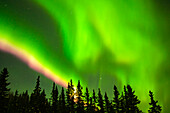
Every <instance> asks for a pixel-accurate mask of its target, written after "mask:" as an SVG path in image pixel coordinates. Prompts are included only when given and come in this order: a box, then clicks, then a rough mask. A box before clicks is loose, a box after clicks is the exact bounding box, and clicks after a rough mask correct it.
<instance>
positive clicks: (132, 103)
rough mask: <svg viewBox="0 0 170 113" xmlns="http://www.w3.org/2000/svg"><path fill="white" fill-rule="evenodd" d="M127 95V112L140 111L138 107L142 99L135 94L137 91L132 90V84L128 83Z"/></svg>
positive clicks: (137, 112)
mask: <svg viewBox="0 0 170 113" xmlns="http://www.w3.org/2000/svg"><path fill="white" fill-rule="evenodd" d="M127 90H128V92H127V95H128V99H127V102H128V108H127V112H130V113H140V112H141V111H140V110H139V108H138V107H137V105H138V104H139V103H140V100H139V99H138V98H137V96H136V95H135V94H134V93H135V91H132V88H131V86H130V85H127Z"/></svg>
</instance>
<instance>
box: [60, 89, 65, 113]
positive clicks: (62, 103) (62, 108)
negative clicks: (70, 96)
mask: <svg viewBox="0 0 170 113" xmlns="http://www.w3.org/2000/svg"><path fill="white" fill-rule="evenodd" d="M59 112H60V113H66V102H65V94H64V88H63V87H62V90H61V94H60V97H59Z"/></svg>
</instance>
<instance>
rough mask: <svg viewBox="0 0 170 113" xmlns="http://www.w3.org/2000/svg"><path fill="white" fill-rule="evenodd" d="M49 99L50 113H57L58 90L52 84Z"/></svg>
mask: <svg viewBox="0 0 170 113" xmlns="http://www.w3.org/2000/svg"><path fill="white" fill-rule="evenodd" d="M51 98H52V112H53V113H57V112H58V88H57V85H55V83H53V89H52V93H51Z"/></svg>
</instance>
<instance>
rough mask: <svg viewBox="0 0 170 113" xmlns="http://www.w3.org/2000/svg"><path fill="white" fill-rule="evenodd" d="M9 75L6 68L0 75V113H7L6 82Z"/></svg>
mask: <svg viewBox="0 0 170 113" xmlns="http://www.w3.org/2000/svg"><path fill="white" fill-rule="evenodd" d="M8 77H9V73H8V70H7V68H4V69H3V70H2V71H1V73H0V113H5V112H7V109H8V103H9V91H10V89H9V88H8V85H9V84H10V83H9V82H8Z"/></svg>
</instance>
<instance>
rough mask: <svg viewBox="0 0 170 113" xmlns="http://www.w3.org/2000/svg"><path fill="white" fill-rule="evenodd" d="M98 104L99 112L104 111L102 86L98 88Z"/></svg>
mask: <svg viewBox="0 0 170 113" xmlns="http://www.w3.org/2000/svg"><path fill="white" fill-rule="evenodd" d="M98 106H99V107H100V109H99V112H100V113H104V112H105V111H104V102H103V96H102V94H101V91H100V88H99V89H98Z"/></svg>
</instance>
